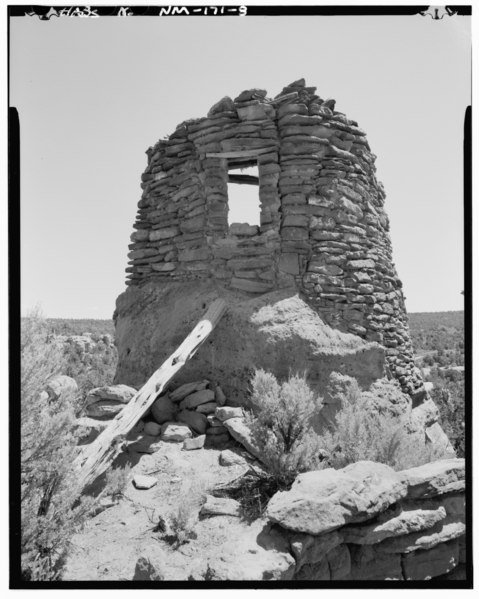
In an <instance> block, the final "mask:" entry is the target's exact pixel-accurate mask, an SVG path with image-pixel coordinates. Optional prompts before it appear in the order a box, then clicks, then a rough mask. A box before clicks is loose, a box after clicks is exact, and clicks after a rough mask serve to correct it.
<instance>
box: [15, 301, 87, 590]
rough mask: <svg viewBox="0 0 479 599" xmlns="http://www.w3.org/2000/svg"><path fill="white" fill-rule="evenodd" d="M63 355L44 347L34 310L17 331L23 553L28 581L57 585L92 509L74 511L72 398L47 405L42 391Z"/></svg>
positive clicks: (41, 325)
mask: <svg viewBox="0 0 479 599" xmlns="http://www.w3.org/2000/svg"><path fill="white" fill-rule="evenodd" d="M62 365H63V361H62V354H61V352H60V351H59V350H58V348H57V347H56V346H54V345H53V344H51V343H49V342H48V335H47V327H46V324H45V320H44V319H43V318H42V317H41V314H40V312H39V311H38V310H36V311H34V312H33V313H31V314H30V315H29V317H27V318H26V319H23V320H22V330H21V514H22V527H21V552H22V575H23V576H24V578H25V579H26V580H35V581H38V580H56V579H59V578H60V577H61V565H62V560H63V558H64V557H65V554H66V552H67V550H68V547H69V542H70V539H71V537H72V535H73V534H74V533H75V531H76V530H77V529H78V528H79V526H81V524H82V523H83V522H84V520H85V518H86V517H87V515H88V514H89V513H90V510H91V507H92V505H91V502H90V501H86V500H85V501H81V502H79V503H77V505H76V507H75V508H74V509H73V508H72V504H73V503H74V501H75V499H76V497H75V490H76V488H75V476H74V473H72V472H71V463H72V461H73V459H74V457H75V456H76V452H77V449H76V442H77V439H76V437H75V436H74V434H73V433H72V424H73V421H74V408H73V406H74V401H75V398H74V397H72V396H68V395H66V394H62V396H61V397H60V398H59V399H58V400H54V401H51V400H49V399H48V398H46V397H45V394H40V392H41V391H42V390H43V388H44V387H45V384H46V383H47V380H48V379H49V378H50V377H51V376H52V375H54V374H58V373H59V372H60V371H61V368H62Z"/></svg>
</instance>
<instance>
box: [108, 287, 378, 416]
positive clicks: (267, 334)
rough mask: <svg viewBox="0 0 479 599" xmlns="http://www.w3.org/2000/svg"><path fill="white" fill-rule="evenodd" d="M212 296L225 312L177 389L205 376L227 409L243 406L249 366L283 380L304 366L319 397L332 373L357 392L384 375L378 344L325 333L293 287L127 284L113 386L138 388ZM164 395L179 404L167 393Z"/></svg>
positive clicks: (186, 368) (327, 329)
mask: <svg viewBox="0 0 479 599" xmlns="http://www.w3.org/2000/svg"><path fill="white" fill-rule="evenodd" d="M218 297H222V298H223V299H224V300H225V301H226V304H227V310H226V313H225V315H224V316H223V318H222V319H221V320H220V322H219V323H218V325H217V327H216V329H215V330H214V331H213V333H212V334H211V337H210V338H209V339H208V340H207V341H206V343H203V344H202V345H201V347H200V348H199V349H198V351H197V352H196V354H195V355H194V357H193V358H192V359H191V360H189V361H188V362H187V363H186V364H185V366H184V367H183V368H182V369H181V371H180V372H179V373H178V375H177V377H176V379H175V384H176V385H181V384H183V383H188V382H191V381H203V380H204V379H205V378H207V379H210V380H212V381H216V382H219V383H220V384H221V387H222V389H223V391H224V394H225V396H226V397H227V398H228V404H231V405H243V404H244V403H245V397H244V396H245V389H247V388H248V385H249V383H250V379H251V375H252V373H253V372H254V370H255V369H256V368H263V369H265V370H268V371H271V372H273V373H274V374H275V375H276V376H277V377H279V378H281V379H282V378H287V377H288V375H289V374H290V372H295V371H299V372H303V371H304V369H305V364H307V366H308V367H307V377H308V382H309V384H310V385H311V386H312V388H313V389H314V390H315V391H317V392H318V393H319V394H322V393H323V392H324V391H325V389H326V387H327V385H328V381H329V375H330V373H331V372H333V371H336V372H340V373H342V374H347V375H349V376H353V377H354V378H356V379H357V380H358V381H359V384H360V386H361V388H363V389H366V388H368V387H369V386H370V385H371V383H372V382H373V381H375V380H376V379H378V378H382V377H383V376H384V372H385V350H384V348H383V347H382V346H380V345H379V344H378V343H376V342H368V341H365V340H363V339H361V338H360V337H358V336H356V335H353V334H350V333H343V332H340V331H339V330H336V329H333V328H331V327H330V326H328V325H327V324H325V323H324V322H323V320H322V319H321V318H320V317H319V315H318V314H317V313H316V312H315V310H313V309H312V308H311V307H309V306H308V305H307V304H306V303H305V302H304V301H303V300H302V299H301V298H300V297H299V295H298V293H297V291H296V289H293V288H286V289H283V290H279V291H274V292H270V293H265V294H263V295H261V296H259V297H258V296H255V297H252V296H251V295H249V294H248V293H243V292H241V291H238V290H231V289H226V288H225V287H224V286H223V285H221V284H220V283H219V282H217V281H213V280H202V281H192V282H171V283H162V284H161V286H160V285H156V284H155V283H153V282H152V283H147V284H145V285H142V286H141V287H140V286H130V287H129V288H128V289H127V290H126V291H125V292H124V293H122V294H121V295H120V296H119V297H118V299H117V308H116V313H115V323H116V343H117V347H118V367H117V372H116V375H115V381H122V382H126V383H128V384H131V385H134V386H140V385H142V384H143V383H144V381H145V380H147V379H148V378H149V376H150V375H151V374H152V373H153V372H154V371H155V370H156V369H157V368H158V366H159V365H160V364H162V363H163V362H164V361H165V360H166V359H167V358H168V357H169V356H170V355H171V354H172V353H173V352H174V351H175V350H176V349H177V348H178V346H179V345H180V344H181V342H182V341H183V340H184V339H185V337H186V336H187V335H188V334H189V333H190V332H191V330H192V329H193V327H194V326H195V325H196V323H197V322H198V321H199V320H200V319H201V317H202V316H203V315H204V313H205V311H206V308H207V307H208V306H209V305H210V304H211V302H212V301H214V300H215V299H216V298H218ZM190 392H191V391H190ZM173 393H174V392H173ZM180 395H181V394H180ZM186 395H187V394H185V395H184V397H186ZM170 397H171V399H172V401H174V402H176V401H179V399H177V397H176V396H175V395H174V394H171V395H170Z"/></svg>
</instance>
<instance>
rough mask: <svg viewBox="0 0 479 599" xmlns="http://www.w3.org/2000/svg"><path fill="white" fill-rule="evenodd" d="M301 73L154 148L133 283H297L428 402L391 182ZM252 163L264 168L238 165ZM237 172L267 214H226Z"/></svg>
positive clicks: (256, 288)
mask: <svg viewBox="0 0 479 599" xmlns="http://www.w3.org/2000/svg"><path fill="white" fill-rule="evenodd" d="M315 91H316V88H314V87H307V86H306V85H305V82H304V80H299V81H296V82H294V83H292V84H291V85H288V86H287V87H285V88H284V89H283V90H282V92H281V93H280V94H279V95H278V96H276V97H275V98H274V99H268V98H267V97H266V91H264V90H258V89H253V90H247V91H245V92H243V93H241V94H240V95H239V96H238V97H237V98H236V99H235V100H234V101H233V100H232V99H231V98H229V97H225V98H223V99H222V100H220V101H219V102H218V103H217V104H215V105H214V106H213V107H212V108H211V110H210V111H209V113H208V116H207V117H205V118H200V119H193V120H189V121H185V122H184V123H181V124H180V125H179V126H178V127H177V129H176V131H175V132H174V133H173V134H172V135H170V136H169V138H168V139H164V140H160V141H158V143H157V144H156V145H155V146H154V147H153V148H150V149H149V150H148V151H147V155H148V166H147V168H146V170H145V172H144V174H143V175H142V187H143V194H142V198H141V200H140V202H139V204H138V214H137V219H136V222H135V224H134V228H135V232H134V233H133V234H132V244H131V245H130V246H129V247H130V250H131V251H130V253H129V258H130V263H129V264H130V265H129V267H128V268H127V272H128V277H127V284H128V285H141V284H143V283H144V282H146V281H152V280H155V281H157V282H158V284H160V285H161V283H162V282H163V281H172V280H176V281H182V280H183V281H186V280H192V279H198V278H214V279H216V280H220V281H222V282H223V284H224V285H225V287H228V288H232V289H236V290H238V291H240V292H244V293H246V294H250V293H251V294H261V293H266V292H268V291H271V290H274V289H279V288H283V287H288V286H296V288H297V289H298V290H299V291H300V293H301V295H302V297H303V298H304V299H305V300H306V301H307V302H308V303H309V304H310V305H311V306H313V307H314V308H315V309H316V310H317V312H318V313H319V314H320V316H321V318H323V320H324V321H326V322H327V323H328V324H329V325H331V326H333V327H335V328H338V329H340V330H342V331H346V332H350V333H354V334H356V335H359V336H360V337H362V338H364V339H367V340H371V341H378V342H379V343H381V344H382V345H383V346H384V347H385V348H386V353H387V361H388V366H389V369H390V371H391V374H392V375H393V376H395V377H396V378H397V379H398V380H399V381H400V383H401V385H402V387H403V390H404V391H406V392H408V393H409V394H411V396H413V398H414V397H416V398H417V400H418V401H419V400H420V399H421V398H422V396H423V393H424V392H423V385H422V380H421V377H420V374H419V371H418V370H417V369H416V368H415V367H414V362H413V353H412V347H411V342H410V337H409V330H408V323H407V316H406V311H405V306H404V297H403V293H402V285H401V281H400V280H399V278H398V276H397V273H396V270H395V267H394V264H393V261H392V251H391V242H390V238H389V234H388V229H389V223H388V218H387V215H386V213H385V211H384V199H385V193H384V189H383V187H382V185H381V183H379V182H378V181H377V179H376V175H375V171H376V169H375V165H374V161H375V156H374V154H372V153H371V151H370V148H369V144H368V142H367V139H366V136H365V133H364V131H362V130H361V129H360V128H359V127H358V125H357V123H356V122H355V121H352V120H350V119H348V118H347V117H346V116H345V115H344V114H342V113H340V112H337V111H335V102H334V100H327V101H323V100H322V99H321V98H320V97H319V96H318V95H316V93H315ZM253 164H254V165H257V168H258V177H257V180H256V179H255V178H251V177H248V176H244V175H241V174H240V175H238V174H235V173H234V169H238V168H239V167H242V166H244V167H248V166H251V165H253ZM228 182H230V183H233V182H235V183H239V184H251V183H253V184H257V186H258V196H259V201H260V225H259V226H252V225H249V224H231V225H229V224H228Z"/></svg>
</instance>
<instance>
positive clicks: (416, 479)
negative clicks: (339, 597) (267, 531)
mask: <svg viewBox="0 0 479 599" xmlns="http://www.w3.org/2000/svg"><path fill="white" fill-rule="evenodd" d="M267 517H268V518H269V519H270V521H271V522H273V523H275V524H276V525H277V527H278V528H277V530H280V531H282V534H283V536H284V537H285V538H287V539H288V540H289V544H290V551H291V553H292V554H293V556H294V558H295V561H296V567H295V572H294V578H295V579H296V580H428V579H430V578H434V577H437V576H441V575H444V574H447V573H449V572H451V571H452V570H454V569H455V568H457V573H458V575H459V577H460V572H461V571H462V570H461V568H460V567H459V566H460V565H461V564H464V563H465V536H464V535H465V498H464V460H462V459H451V460H442V461H439V462H433V463H430V464H425V465H424V466H419V467H417V468H411V469H409V470H404V471H401V472H395V471H394V470H392V469H391V468H389V467H388V466H385V465H384V464H377V463H374V462H357V463H356V464H351V465H350V466H347V467H346V468H343V469H341V470H334V469H327V470H323V471H317V472H307V473H305V474H301V475H299V476H298V477H297V479H296V481H295V482H294V484H293V486H292V488H291V490H290V491H287V492H279V493H277V494H276V495H274V496H273V498H272V499H271V501H270V503H269V505H268V508H267ZM462 575H463V574H462Z"/></svg>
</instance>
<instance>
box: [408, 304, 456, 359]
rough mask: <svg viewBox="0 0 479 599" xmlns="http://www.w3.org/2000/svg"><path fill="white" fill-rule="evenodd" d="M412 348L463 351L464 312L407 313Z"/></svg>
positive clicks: (426, 350)
mask: <svg viewBox="0 0 479 599" xmlns="http://www.w3.org/2000/svg"><path fill="white" fill-rule="evenodd" d="M408 316H409V328H410V331H411V337H412V342H413V346H414V349H415V351H416V353H418V354H421V353H425V352H431V351H433V350H434V351H444V350H446V351H448V350H454V351H455V352H458V353H463V352H464V312H463V311H457V312H416V313H412V314H409V315H408Z"/></svg>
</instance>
